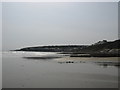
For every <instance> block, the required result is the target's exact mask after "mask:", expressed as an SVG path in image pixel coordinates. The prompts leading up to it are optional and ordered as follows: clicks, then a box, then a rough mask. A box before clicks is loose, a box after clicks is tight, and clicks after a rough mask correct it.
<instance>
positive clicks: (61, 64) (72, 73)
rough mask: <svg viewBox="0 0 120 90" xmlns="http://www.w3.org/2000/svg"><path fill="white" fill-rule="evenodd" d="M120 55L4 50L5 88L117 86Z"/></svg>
mask: <svg viewBox="0 0 120 90" xmlns="http://www.w3.org/2000/svg"><path fill="white" fill-rule="evenodd" d="M117 63H118V58H117V57H110V58H95V57H91V58H83V57H69V56H67V55H59V54H56V53H51V52H3V53H2V65H3V66H2V67H3V68H2V70H3V71H2V75H3V76H2V77H3V78H2V79H3V81H2V88H117V87H118V68H119V67H118V66H117Z"/></svg>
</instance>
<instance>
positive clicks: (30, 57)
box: [23, 57, 61, 59]
mask: <svg viewBox="0 0 120 90" xmlns="http://www.w3.org/2000/svg"><path fill="white" fill-rule="evenodd" d="M23 58H25V59H56V58H61V57H23Z"/></svg>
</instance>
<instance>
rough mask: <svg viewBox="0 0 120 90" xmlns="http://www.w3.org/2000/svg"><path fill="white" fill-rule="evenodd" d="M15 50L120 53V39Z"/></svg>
mask: <svg viewBox="0 0 120 90" xmlns="http://www.w3.org/2000/svg"><path fill="white" fill-rule="evenodd" d="M15 51H38V52H62V53H66V52H67V53H76V54H119V52H120V40H116V41H111V42H107V41H106V40H103V41H99V42H97V43H95V44H92V45H89V46H87V45H86V46H85V45H64V46H40V47H26V48H22V49H19V50H15Z"/></svg>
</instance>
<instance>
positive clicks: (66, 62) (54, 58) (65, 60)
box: [22, 56, 120, 68]
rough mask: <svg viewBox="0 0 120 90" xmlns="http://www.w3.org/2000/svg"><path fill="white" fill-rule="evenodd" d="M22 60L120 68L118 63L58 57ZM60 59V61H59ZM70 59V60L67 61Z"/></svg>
mask: <svg viewBox="0 0 120 90" xmlns="http://www.w3.org/2000/svg"><path fill="white" fill-rule="evenodd" d="M22 58H24V59H32V60H34V59H35V60H36V59H37V60H58V61H57V62H58V63H59V64H75V63H91V64H96V65H99V66H103V67H105V68H106V67H109V66H115V67H120V62H118V61H115V62H114V61H106V62H105V61H96V60H93V61H87V60H81V58H76V59H75V58H74V59H75V60H71V59H72V58H66V57H59V56H41V57H38V56H37V57H35V56H34V57H22ZM60 58H62V59H60ZM69 59H70V60H69Z"/></svg>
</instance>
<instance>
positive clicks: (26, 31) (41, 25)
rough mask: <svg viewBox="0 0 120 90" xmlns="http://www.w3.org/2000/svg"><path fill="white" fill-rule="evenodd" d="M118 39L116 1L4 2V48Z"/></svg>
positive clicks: (88, 42)
mask: <svg viewBox="0 0 120 90" xmlns="http://www.w3.org/2000/svg"><path fill="white" fill-rule="evenodd" d="M103 39H105V40H108V41H112V40H116V39H118V3H117V2H34V3H33V2H26V3H25V2H3V3H2V45H3V47H2V48H3V50H14V49H17V48H22V47H27V46H39V45H75V44H77V45H83V44H85V45H86V44H88V45H89V44H93V43H96V42H98V41H99V40H103Z"/></svg>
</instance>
